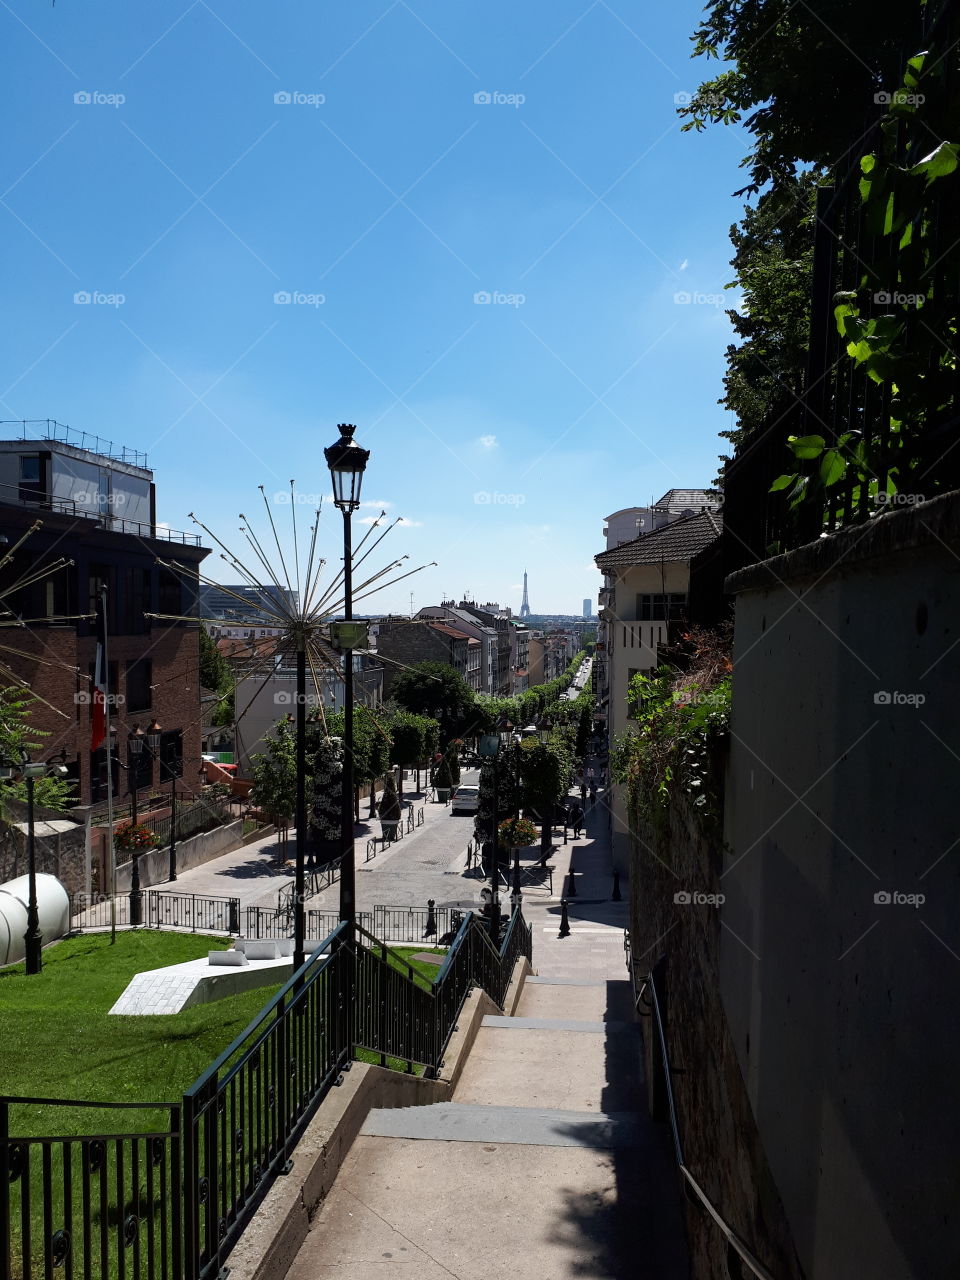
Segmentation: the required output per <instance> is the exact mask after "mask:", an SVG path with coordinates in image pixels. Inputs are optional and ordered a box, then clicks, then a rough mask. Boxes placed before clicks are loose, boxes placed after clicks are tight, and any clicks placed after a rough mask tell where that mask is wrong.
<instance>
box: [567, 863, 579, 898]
mask: <svg viewBox="0 0 960 1280" xmlns="http://www.w3.org/2000/svg"><path fill="white" fill-rule="evenodd" d="M576 874H577V873H576V872H575V871H574V869H573V863H572V862H571V863H570V871H569V872H568V874H567V886H568V888H567V897H568V898H575V897H576V896H577V882H576V880H575V879H574V876H575V875H576Z"/></svg>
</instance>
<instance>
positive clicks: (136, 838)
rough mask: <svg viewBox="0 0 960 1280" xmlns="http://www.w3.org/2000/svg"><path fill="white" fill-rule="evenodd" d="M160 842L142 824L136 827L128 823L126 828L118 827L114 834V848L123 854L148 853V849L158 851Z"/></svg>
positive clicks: (139, 823)
mask: <svg viewBox="0 0 960 1280" xmlns="http://www.w3.org/2000/svg"><path fill="white" fill-rule="evenodd" d="M159 845H160V841H159V840H158V839H157V837H156V836H155V835H154V834H153V832H152V831H151V830H150V828H149V827H145V826H144V825H143V823H142V822H138V823H137V824H136V826H134V824H133V823H132V822H128V823H127V824H126V826H123V827H117V829H116V830H115V831H114V833H113V847H114V848H115V849H118V850H120V851H121V852H122V853H146V852H147V850H148V849H156V848H158V847H159Z"/></svg>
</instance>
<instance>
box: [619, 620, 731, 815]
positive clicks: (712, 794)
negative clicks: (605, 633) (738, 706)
mask: <svg viewBox="0 0 960 1280" xmlns="http://www.w3.org/2000/svg"><path fill="white" fill-rule="evenodd" d="M682 647H683V649H684V650H685V652H684V653H683V654H681V655H678V657H680V658H681V660H682V661H683V662H684V663H685V665H684V667H683V668H681V667H679V666H662V667H660V668H658V669H657V670H656V671H655V672H653V673H652V674H651V675H646V674H644V673H642V672H641V673H639V674H637V675H635V676H634V677H633V678H632V679H631V681H630V685H629V689H628V694H627V701H628V707H629V712H630V716H631V718H632V719H634V720H635V721H636V722H637V730H636V732H634V731H632V730H631V731H630V732H629V733H627V734H624V735H621V736H620V737H619V738H618V739H617V740H616V742H615V743H614V747H613V751H612V752H611V757H610V769H611V776H612V777H614V778H615V779H616V780H617V781H618V782H625V783H627V785H628V788H629V793H630V801H631V807H632V808H633V809H634V810H635V811H636V812H637V813H638V814H640V815H641V816H642V817H644V818H645V819H646V820H647V821H648V822H650V823H651V825H653V826H654V828H659V827H660V826H661V825H662V823H663V822H664V821H665V818H666V809H667V806H668V804H669V801H670V799H671V796H673V795H674V794H683V795H684V796H685V798H686V799H687V801H688V802H689V803H690V804H691V805H692V806H693V808H694V810H695V811H696V813H697V816H698V818H699V820H700V822H701V825H702V826H703V827H704V829H705V830H707V831H708V832H709V833H710V834H711V835H713V836H717V835H718V832H719V827H720V824H721V820H722V795H723V790H722V781H723V780H722V776H721V775H720V772H719V770H718V769H717V767H716V758H715V750H716V748H717V746H718V744H719V743H720V742H721V741H722V739H723V738H724V737H725V735H726V733H727V730H728V725H729V719H730V706H731V693H732V664H731V661H730V656H729V651H730V628H729V626H725V627H723V628H720V629H718V630H717V631H704V630H700V629H698V628H693V629H691V631H690V632H689V633H688V635H687V636H686V637H685V638H684V642H683V646H682Z"/></svg>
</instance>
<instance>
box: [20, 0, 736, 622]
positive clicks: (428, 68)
mask: <svg viewBox="0 0 960 1280" xmlns="http://www.w3.org/2000/svg"><path fill="white" fill-rule="evenodd" d="M699 12H700V4H699V2H694V0H679V3H675V4H673V5H667V6H655V5H649V4H645V5H638V4H636V3H633V4H631V3H627V0H617V3H610V4H608V3H605V0H596V2H593V3H591V0H552V2H551V3H549V4H547V3H543V2H542V0H536V2H532V3H530V2H528V3H526V4H524V5H520V6H518V5H515V4H511V3H502V2H500V0H496V2H494V3H488V4H485V5H483V6H466V5H463V4H456V3H455V4H451V3H450V2H449V0H447V2H446V3H440V2H439V0H416V3H406V0H375V2H374V0H358V2H357V3H355V4H353V5H351V6H349V7H336V8H335V7H334V6H330V5H322V6H321V5H317V4H315V3H314V4H308V3H305V2H300V0H280V2H279V3H275V4H272V5H269V6H267V5H263V4H260V3H257V4H255V3H252V2H248V0H235V2H234V3H231V4H230V5H225V4H223V3H222V0H220V3H219V5H218V4H213V3H209V4H208V3H206V0H193V2H191V0H177V2H176V3H170V2H168V0H156V2H155V3H154V4H152V5H150V6H147V7H142V6H130V5H129V4H121V3H119V2H118V3H93V4H84V5H79V4H76V3H74V2H72V0H60V3H59V4H57V5H56V7H53V6H49V7H44V6H43V5H41V4H39V3H36V2H32V3H27V2H26V0H9V2H8V3H4V5H3V6H2V8H0V27H2V29H3V38H4V47H5V50H6V58H5V65H6V85H5V98H6V112H7V128H6V129H5V131H4V136H3V140H2V143H0V146H2V153H3V174H2V176H3V182H2V189H3V192H4V194H3V196H2V203H0V218H2V219H3V223H4V235H3V244H4V248H5V251H6V252H5V258H6V263H5V272H4V275H5V283H6V290H5V303H6V305H5V307H4V311H3V321H2V323H3V328H4V333H3V343H2V352H3V355H2V357H0V417H2V418H4V419H12V418H55V419H57V420H59V421H61V422H65V423H68V424H70V425H71V426H73V427H75V428H78V429H84V430H87V431H92V432H96V433H98V434H100V435H102V436H105V437H107V438H109V439H111V440H114V441H117V442H119V443H122V444H126V445H128V446H131V447H134V448H137V449H141V450H146V451H147V453H148V455H149V462H150V465H151V466H152V467H153V469H154V471H155V479H156V484H157V492H158V515H159V517H160V518H161V519H162V520H163V521H165V522H166V523H168V524H169V525H171V526H173V527H174V528H179V529H185V528H191V527H192V526H191V525H190V523H189V521H188V519H187V513H188V512H190V511H194V512H196V513H197V515H198V516H200V517H201V518H202V519H203V520H204V521H205V523H207V524H208V525H210V527H211V528H213V529H214V530H215V531H216V532H217V533H218V534H219V535H220V536H221V537H222V538H223V539H224V541H226V542H228V543H229V544H231V545H236V546H237V547H238V548H239V547H240V545H241V543H240V539H239V536H238V535H237V533H236V530H237V527H238V521H237V518H236V516H237V513H238V512H240V511H243V512H245V513H247V514H248V515H250V516H253V515H254V512H255V511H256V504H257V503H258V502H259V494H258V491H257V486H258V485H261V484H262V485H263V486H264V488H265V492H266V494H267V496H268V499H269V500H270V501H271V503H272V504H273V505H272V509H273V511H274V514H275V516H278V517H279V518H280V519H281V521H282V522H283V523H282V525H281V527H282V528H286V527H287V526H288V525H289V520H290V506H289V503H288V502H287V503H283V502H281V501H274V498H273V495H274V494H278V493H280V494H283V495H284V497H286V496H287V495H288V493H289V480H290V479H291V478H293V479H295V480H296V482H297V489H298V491H299V492H300V493H301V494H303V495H304V496H305V497H306V498H307V501H306V502H305V503H304V504H303V505H302V506H299V507H298V508H297V511H298V515H299V516H303V517H306V516H308V514H309V512H310V510H311V507H312V500H311V499H310V495H313V494H317V495H322V494H326V493H328V492H329V485H328V483H327V481H326V472H325V466H324V461H323V455H322V449H323V447H324V446H325V445H327V444H330V443H331V442H332V441H333V440H334V439H335V438H336V430H335V427H336V424H337V423H338V422H341V421H352V422H355V423H357V424H358V439H359V440H360V441H361V443H363V444H364V446H365V447H367V448H369V449H370V450H371V453H372V456H371V461H370V465H369V470H368V474H367V479H366V481H365V486H364V497H365V499H367V500H369V501H371V502H373V503H384V504H389V506H388V508H387V509H388V513H389V514H390V515H391V516H393V517H396V516H402V517H403V518H404V521H405V523H404V524H402V525H399V526H398V527H397V528H395V529H394V530H393V532H392V533H391V534H390V536H389V538H388V539H387V541H386V542H385V543H384V544H383V547H382V550H383V552H384V556H383V560H377V556H378V554H379V553H375V554H374V556H372V557H371V561H370V562H369V563H371V564H373V563H374V562H376V563H382V562H383V561H385V560H386V559H389V558H390V556H389V555H388V554H387V551H388V549H389V550H390V553H391V554H392V555H397V556H399V555H405V554H409V556H410V560H409V562H408V567H409V566H412V565H419V564H423V563H426V562H428V561H433V560H436V561H437V562H438V567H437V568H435V569H433V568H432V569H428V570H426V571H425V572H424V573H422V574H420V575H418V576H417V577H415V578H413V579H410V580H409V581H407V582H404V583H401V584H399V585H398V586H397V587H395V588H393V589H388V590H386V591H384V592H383V593H382V594H381V595H380V596H378V597H376V599H375V600H372V601H370V602H369V607H370V608H371V609H372V608H382V609H384V610H385V609H394V610H398V611H404V612H405V611H407V610H408V608H409V604H410V597H409V593H410V591H411V590H412V591H413V592H414V602H413V603H414V607H415V608H416V607H419V606H421V605H424V604H429V603H435V602H436V601H437V600H438V599H439V598H440V596H441V595H442V594H443V593H451V594H456V595H457V596H459V595H460V594H461V593H462V592H464V591H466V590H469V591H470V593H471V594H472V595H473V596H474V598H476V599H478V600H487V599H497V600H500V601H502V602H504V603H508V604H511V605H512V606H513V607H514V608H517V607H518V606H519V603H520V596H519V591H520V587H519V584H520V582H521V580H522V573H523V570H524V569H525V568H526V569H527V571H528V572H529V575H530V598H531V605H532V607H533V608H534V610H542V611H551V612H552V611H556V612H570V613H574V612H579V609H580V601H581V599H582V597H584V596H587V595H590V596H595V594H596V587H597V585H598V582H599V575H598V574H597V573H596V570H595V568H594V567H593V560H592V557H593V555H594V554H595V553H596V552H597V551H599V550H601V549H602V540H601V528H602V520H603V517H604V516H605V515H606V514H608V513H609V512H611V511H615V510H617V509H619V508H621V507H625V506H630V505H634V504H642V503H644V502H646V501H648V500H649V499H650V498H656V497H658V496H659V495H660V494H661V493H662V492H663V491H664V490H666V489H668V488H670V487H672V486H678V487H680V486H682V487H687V486H696V485H705V484H708V483H709V482H710V481H711V479H712V478H713V476H714V474H715V471H716V456H717V454H718V452H719V447H718V446H719V443H720V442H718V441H717V439H716V436H717V432H718V431H721V430H724V429H725V428H726V427H728V426H729V425H730V423H729V421H728V415H727V414H726V413H725V412H724V411H723V410H722V409H721V408H720V407H719V406H718V405H717V404H716V400H717V398H718V396H719V395H720V393H721V389H722V388H721V377H722V372H723V351H724V348H725V346H726V344H727V342H728V341H729V338H730V329H729V325H728V322H727V320H726V317H725V316H724V314H723V309H722V308H723V305H724V304H726V303H728V302H729V301H730V300H731V298H732V297H733V294H732V293H727V294H724V295H723V296H722V298H721V297H719V296H718V295H721V294H722V290H723V285H724V284H725V283H726V282H727V281H728V280H729V279H730V275H731V269H730V267H729V265H728V262H729V257H730V246H729V241H728V239H727V233H728V229H729V226H730V224H731V222H733V221H735V220H736V218H737V217H738V216H739V210H740V202H739V201H737V200H735V199H733V198H732V196H731V195H730V193H731V192H732V191H733V190H734V189H735V188H736V187H737V186H739V185H742V177H741V171H740V170H739V169H738V164H739V162H740V159H741V157H742V155H743V150H744V138H743V135H742V133H740V132H739V131H737V130H730V129H727V130H713V131H710V132H708V133H707V134H705V135H696V134H689V133H688V134H681V133H680V131H679V121H678V120H677V118H676V115H675V110H676V108H675V95H677V94H682V93H684V92H689V91H690V90H692V89H693V88H694V87H695V86H696V84H697V83H698V82H699V80H700V79H702V78H703V75H704V74H706V73H707V69H706V68H704V67H702V65H701V64H699V63H694V62H692V61H691V60H690V57H689V51H690V42H689V35H690V33H691V31H692V30H693V28H694V26H695V25H696V22H697V18H698V14H699ZM678 292H681V293H684V294H688V295H692V296H693V298H694V299H695V300H694V301H691V302H689V303H682V302H681V303H678V302H677V301H675V295H676V294H677V293H678ZM78 294H79V295H89V296H90V297H91V299H92V300H91V301H89V302H84V301H75V295H78ZM121 298H122V301H121ZM285 299H289V300H285ZM486 299H489V300H486ZM696 299H698V300H696ZM376 509H378V508H375V507H369V508H365V509H364V511H363V512H361V518H369V517H370V516H371V515H372V514H374V513H375V510H376ZM257 523H258V526H259V527H260V528H261V529H263V528H266V527H267V521H266V515H265V513H264V512H263V507H262V505H261V506H260V511H259V515H258V517H257ZM307 523H308V520H307V519H306V518H304V519H303V525H304V528H305V527H306V525H307ZM319 538H320V544H321V546H322V549H323V551H324V553H325V554H327V555H328V557H329V559H330V561H331V562H333V561H335V560H336V557H337V554H338V546H339V538H340V519H339V516H338V514H337V513H336V511H334V510H333V508H332V507H330V508H329V510H325V511H324V513H323V515H322V517H321V529H320V535H319ZM208 564H209V566H210V572H211V573H212V575H213V576H215V577H218V578H226V579H229V578H230V577H231V576H233V575H231V574H230V573H229V572H228V571H227V570H226V568H225V566H223V565H222V564H220V563H219V562H215V561H213V559H212V558H211V560H210V561H208Z"/></svg>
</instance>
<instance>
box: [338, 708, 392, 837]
mask: <svg viewBox="0 0 960 1280" xmlns="http://www.w3.org/2000/svg"><path fill="white" fill-rule="evenodd" d="M345 729H346V726H345V723H344V714H343V712H342V711H337V712H335V713H333V714H330V715H328V716H327V730H328V733H329V734H330V735H332V736H333V737H339V738H343V737H344V735H345ZM390 747H391V741H390V734H389V732H388V731H387V728H386V727H385V726H384V725H381V724H380V723H379V721H378V720H377V718H376V717H375V716H374V714H373V712H372V711H370V710H369V708H367V707H365V706H364V705H363V704H362V703H358V704H357V705H356V706H355V707H354V714H353V783H354V789H355V792H356V795H355V802H354V812H355V814H356V819H357V821H358V822H359V821H360V788H361V787H362V786H363V784H364V783H369V784H370V814H369V816H370V817H371V818H372V817H373V815H374V810H375V807H376V797H375V792H376V783H377V780H378V779H379V778H382V777H384V775H385V774H386V773H387V771H388V769H389V768H390Z"/></svg>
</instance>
